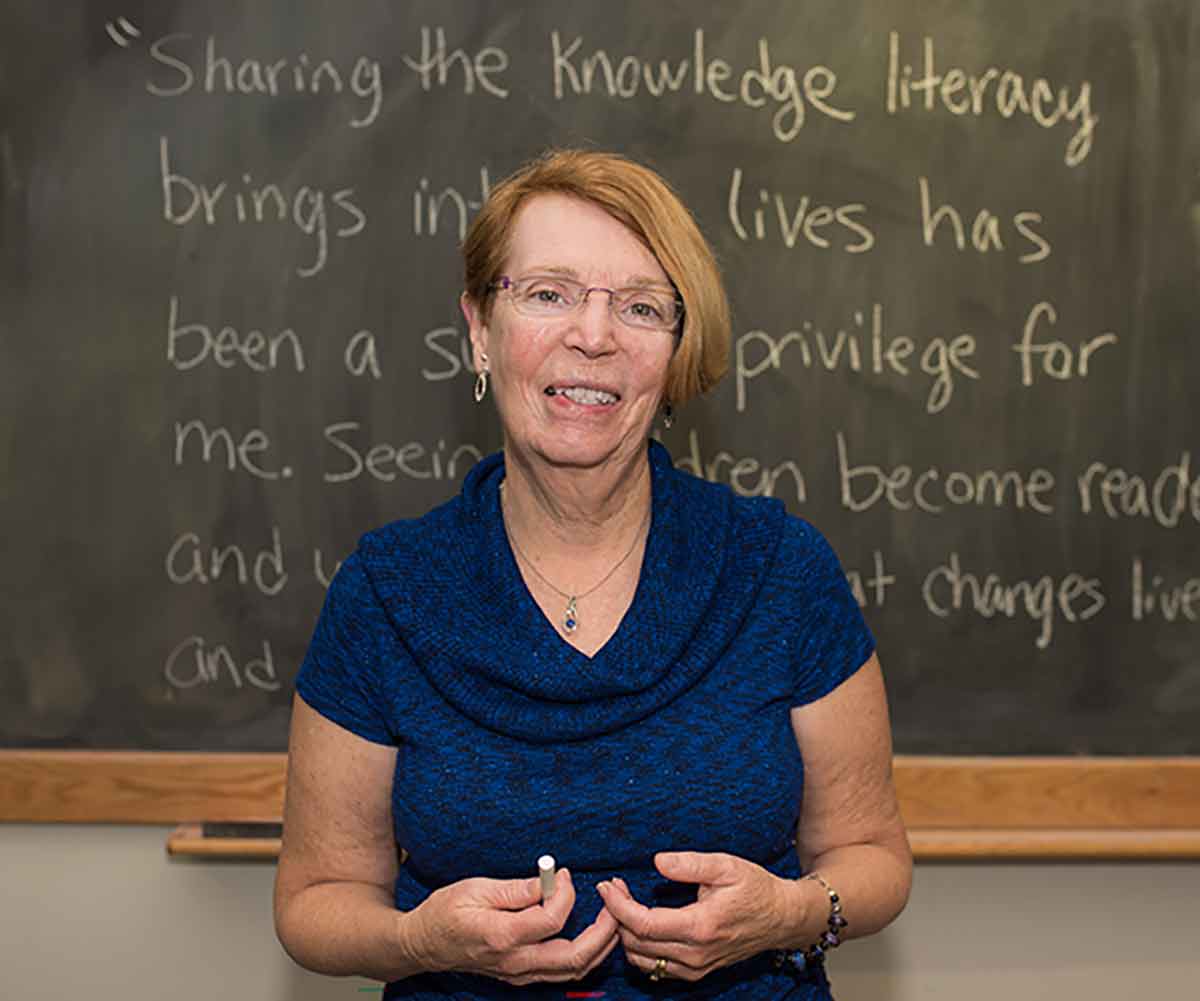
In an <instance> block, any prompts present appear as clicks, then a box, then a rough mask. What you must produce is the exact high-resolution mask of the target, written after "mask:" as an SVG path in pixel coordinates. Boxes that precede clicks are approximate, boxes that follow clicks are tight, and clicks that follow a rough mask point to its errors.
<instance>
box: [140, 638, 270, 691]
mask: <svg viewBox="0 0 1200 1001" xmlns="http://www.w3.org/2000/svg"><path fill="white" fill-rule="evenodd" d="M163 675H164V677H165V678H166V679H167V682H168V683H169V684H170V685H171V686H172V687H173V688H179V689H188V688H195V687H196V686H197V685H217V684H220V683H221V682H226V683H228V684H231V685H232V686H233V687H234V688H245V687H246V686H247V685H249V686H250V687H251V688H257V689H259V690H261V691H264V692H277V691H279V689H280V687H281V685H280V681H279V677H278V675H277V674H276V671H275V658H274V657H273V656H272V654H271V644H270V643H268V642H267V641H266V640H263V642H262V656H261V657H256V658H254V659H252V660H248V661H246V662H245V663H244V664H238V662H237V661H236V660H234V657H233V654H231V653H230V652H229V648H228V647H226V646H224V645H222V644H216V645H214V646H210V645H209V644H208V642H207V641H206V640H205V639H204V637H203V636H189V637H187V639H185V640H183V641H182V642H180V643H179V644H177V645H176V646H175V648H174V649H173V650H172V651H171V652H170V653H169V654H167V659H166V663H165V664H164V665H163Z"/></svg>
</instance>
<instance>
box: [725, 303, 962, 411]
mask: <svg viewBox="0 0 1200 1001" xmlns="http://www.w3.org/2000/svg"><path fill="white" fill-rule="evenodd" d="M852 319H853V325H852V326H851V327H850V328H849V329H846V328H842V327H839V328H838V329H836V330H834V331H833V332H831V333H829V332H826V331H825V330H822V329H820V328H819V327H817V326H816V325H815V324H814V323H813V322H812V321H811V320H805V321H803V323H802V324H801V325H800V329H799V330H789V331H788V332H787V333H785V334H782V335H780V336H778V337H774V336H772V335H771V334H769V333H767V332H766V331H765V330H750V331H747V332H746V333H744V334H741V335H740V336H739V337H737V339H736V340H735V341H734V380H735V382H736V388H737V409H738V412H739V413H740V412H742V411H744V410H745V409H746V403H747V396H748V389H749V385H750V383H751V382H752V381H753V380H754V379H757V378H758V377H759V376H761V375H763V374H765V373H767V372H769V371H772V370H775V371H779V370H782V369H783V366H784V353H785V351H787V349H788V348H794V349H795V350H793V351H792V352H791V353H790V355H789V357H791V358H798V359H799V363H800V367H801V368H804V369H806V370H808V369H812V370H816V371H819V372H834V371H851V372H857V373H863V374H865V375H871V376H901V377H907V376H909V375H911V374H912V373H913V371H914V366H913V365H912V364H911V363H910V362H909V361H908V358H909V357H910V356H911V355H912V354H913V352H914V351H915V350H916V342H915V341H914V340H913V339H912V338H911V337H905V336H900V337H888V336H886V335H885V331H884V326H883V306H882V305H881V304H879V303H875V304H874V305H873V306H872V307H871V310H870V329H869V330H868V329H867V326H866V324H867V318H866V314H865V313H864V311H863V310H855V311H854V313H853V316H852ZM975 346H976V342H975V337H974V335H972V334H966V333H964V334H959V335H958V336H956V337H953V338H951V339H949V340H947V339H946V338H943V337H941V336H935V337H932V338H930V340H929V342H928V343H927V344H926V346H925V348H924V350H923V351H922V352H921V355H920V361H919V369H920V371H921V372H923V373H924V374H925V375H928V376H931V377H932V382H931V383H930V386H929V393H928V395H927V396H926V399H925V411H926V413H930V414H936V413H940V412H941V411H943V410H945V409H946V407H947V406H948V405H949V404H950V401H951V399H952V398H953V396H954V388H955V379H956V377H958V376H963V377H965V378H968V379H978V378H979V372H978V370H976V369H975V368H973V367H972V365H971V364H970V362H969V359H970V358H971V357H972V356H973V355H974V354H975Z"/></svg>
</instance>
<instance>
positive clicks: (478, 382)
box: [475, 355, 488, 403]
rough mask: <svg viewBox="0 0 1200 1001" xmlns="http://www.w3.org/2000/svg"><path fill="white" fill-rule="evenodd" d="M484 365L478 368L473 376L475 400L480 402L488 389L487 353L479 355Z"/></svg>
mask: <svg viewBox="0 0 1200 1001" xmlns="http://www.w3.org/2000/svg"><path fill="white" fill-rule="evenodd" d="M480 357H481V360H482V361H483V365H484V367H483V368H481V369H480V370H479V374H478V375H477V376H476V377H475V402H476V403H482V402H483V398H484V397H485V396H487V390H488V370H487V355H481V356H480Z"/></svg>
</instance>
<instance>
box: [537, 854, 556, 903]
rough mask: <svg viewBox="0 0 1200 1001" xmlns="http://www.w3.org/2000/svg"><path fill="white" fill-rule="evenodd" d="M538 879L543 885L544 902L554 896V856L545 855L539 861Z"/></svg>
mask: <svg viewBox="0 0 1200 1001" xmlns="http://www.w3.org/2000/svg"><path fill="white" fill-rule="evenodd" d="M538 879H539V880H540V881H541V884H542V901H543V902H545V901H547V900H549V899H550V898H551V897H552V896H554V856H553V855H543V856H542V857H541V858H540V859H538Z"/></svg>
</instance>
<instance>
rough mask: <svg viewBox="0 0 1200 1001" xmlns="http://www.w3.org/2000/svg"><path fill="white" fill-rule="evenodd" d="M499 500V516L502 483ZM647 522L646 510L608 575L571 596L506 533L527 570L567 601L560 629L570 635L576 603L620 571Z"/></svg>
mask: <svg viewBox="0 0 1200 1001" xmlns="http://www.w3.org/2000/svg"><path fill="white" fill-rule="evenodd" d="M500 499H501V508H500V510H501V514H503V512H504V505H503V500H504V484H503V483H501V484H500ZM649 521H650V511H649V510H647V511H646V517H645V518H644V519H643V520H642V524H641V527H640V528H639V529H638V531H637V534H636V535H635V536H634V537H633V545H631V546H630V547H629V548H628V549H627V550H626V551H625V555H624V556H622V557H621V558H620V559H619V560H617V562H616V563H614V564H613V566H612V569H611V570H609V571H608V573H606V574H605V575H604V576H603V577H601V578H600V580H598V581H597V582H596V583H595V584H593V585H592V586H591V587H589V588H588V589H587V590H586V591H584V592H583V594H571V593H570V592H568V591H564V590H563V589H562V588H561V587H558V586H557V585H555V584H554V582H553V581H550V580H548V579H547V578H546V575H545V574H544V573H542V572H541V571H540V570H539V569H538V568H537V566H536V565H535V564H534V562H533V560H531V559H530V558H529V557H528V556H526V555H525V550H523V549H522V548H521V547H520V546H519V545H518V544H517V540H516V537H515V536H514V535H513V534H512V533H511V532H509V533H508V541H509V542H511V543H512V547H513V549H515V550H516V552H517V555H518V556H520V557H521V560H522V561H523V562H524V563H525V565H526V566H527V567H529V569H530V570H532V571H533V572H534V573H535V574H537V575H538V578H539V579H540V580H541V582H542V583H543V584H545V585H546V586H547V587H548V588H550V590H552V591H553V592H554V593H555V594H557V595H559V596H560V597H563V598H566V599H567V607H566V608H564V609H563V617H562V627H563V632H565V633H567V634H568V635H570V634H571V633H573V632H575V630H576V629H578V628H579V608H578V603H579V602H580V601H582V600H583V599H584V598H586V597H587V596H588V595H589V594H593V593H595V592H596V591H598V590H600V588H601V587H603V586H604V584H605V583H607V581H608V579H609V578H610V577H611V576H612V575H613V574H615V573H616V572H617V570H619V569H620V567H621V565H622V564H623V563H624V562H625V561H626V560H627V559H629V557H630V556H632V555H633V551H634V550H635V549H637V544H638V542H639V541H641V538H642V531H643V530H644V529H645V528H646V525H647V524H648V523H649Z"/></svg>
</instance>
